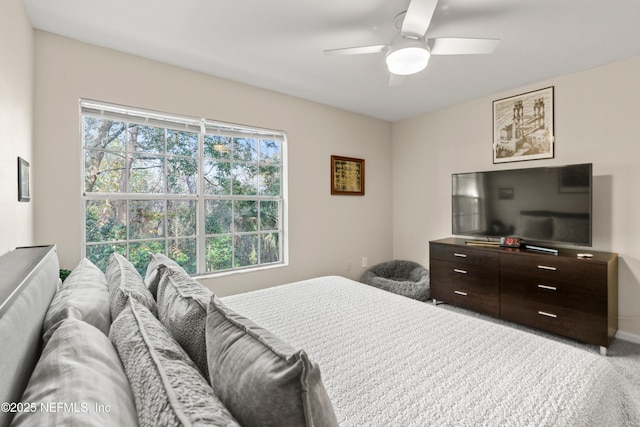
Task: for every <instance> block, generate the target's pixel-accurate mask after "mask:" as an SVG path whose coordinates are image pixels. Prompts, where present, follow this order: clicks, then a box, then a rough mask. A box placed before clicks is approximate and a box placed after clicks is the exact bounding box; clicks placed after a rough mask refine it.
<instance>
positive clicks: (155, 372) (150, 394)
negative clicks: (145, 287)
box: [110, 298, 238, 426]
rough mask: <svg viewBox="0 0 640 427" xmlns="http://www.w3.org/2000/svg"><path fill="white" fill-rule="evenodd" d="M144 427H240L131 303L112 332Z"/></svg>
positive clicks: (159, 328)
mask: <svg viewBox="0 0 640 427" xmlns="http://www.w3.org/2000/svg"><path fill="white" fill-rule="evenodd" d="M110 338H111V340H112V341H113V343H114V344H115V346H116V349H117V350H118V353H119V354H120V359H121V360H122V363H123V365H124V370H125V372H126V374H127V377H129V381H130V382H131V389H132V390H133V395H134V398H135V402H136V408H137V411H138V419H139V422H140V425H142V426H183V425H184V426H190V425H198V426H204V425H212V426H238V423H237V422H236V421H235V419H234V418H233V416H232V415H231V414H230V413H229V411H228V410H227V409H226V408H225V407H224V405H223V404H222V403H221V402H220V400H219V399H218V398H217V397H216V396H215V395H214V394H213V390H212V388H211V386H210V385H209V384H207V382H206V381H205V379H204V378H203V377H202V375H201V374H200V372H198V370H197V369H196V367H195V365H194V364H193V362H192V361H191V360H190V359H189V357H188V356H187V355H186V354H185V352H184V350H183V349H182V348H181V347H180V345H178V343H177V342H176V341H175V340H174V339H173V338H172V337H171V335H170V334H169V332H168V331H167V330H166V329H165V327H164V326H163V325H162V323H160V321H159V320H158V319H157V318H156V317H154V315H153V314H151V312H150V311H149V310H148V309H147V308H146V307H145V306H144V305H142V304H140V303H138V302H137V301H136V300H135V299H133V298H131V299H130V300H129V302H128V304H127V306H126V307H125V309H124V310H123V311H122V313H121V314H120V316H118V318H117V319H116V320H115V321H114V322H113V324H112V326H111V332H110Z"/></svg>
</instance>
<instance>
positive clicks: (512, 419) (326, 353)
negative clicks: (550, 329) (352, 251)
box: [222, 276, 640, 426]
mask: <svg viewBox="0 0 640 427" xmlns="http://www.w3.org/2000/svg"><path fill="white" fill-rule="evenodd" d="M222 300H223V301H224V303H225V304H226V305H228V306H229V307H230V308H232V309H234V310H236V311H238V312H239V313H241V314H243V315H245V316H247V317H249V318H251V319H252V320H253V321H255V322H256V323H258V324H259V325H261V326H263V327H264V328H266V329H268V330H270V331H271V332H273V333H274V334H276V335H278V336H280V337H281V338H282V339H284V340H286V341H288V342H289V343H290V344H292V345H293V346H294V347H299V348H303V349H305V350H306V351H307V353H308V354H309V356H310V357H311V360H313V361H315V362H316V363H318V364H319V365H320V368H321V372H322V378H323V382H324V384H325V387H326V389H327V392H328V393H329V396H330V397H331V400H332V402H333V405H334V408H335V411H336V414H337V416H338V420H339V422H340V425H341V426H428V425H434V426H443V425H455V426H480V425H485V426H589V425H593V426H634V425H640V416H639V415H638V408H636V407H635V406H634V405H633V403H632V401H631V400H630V399H629V397H628V394H627V393H628V389H627V388H626V385H625V384H624V383H623V380H622V378H621V377H619V376H618V374H617V372H616V371H614V369H613V367H612V366H611V364H610V363H609V362H608V361H607V359H606V358H605V357H602V356H598V355H596V354H592V353H588V352H586V351H583V350H580V349H577V348H575V347H572V346H568V345H566V344H562V343H560V342H556V341H554V340H551V339H548V338H545V337H541V336H537V335H535V334H531V333H528V332H526V331H522V330H518V329H514V328H510V327H507V326H503V325H499V324H496V323H493V322H488V321H486V320H482V319H478V318H474V317H471V316H466V315H463V314H459V313H455V312H451V311H448V310H444V309H442V308H438V307H435V306H433V305H432V304H431V303H422V302H418V301H414V300H410V299H408V298H405V297H401V296H398V295H394V294H391V293H388V292H385V291H382V290H379V289H376V288H373V287H370V286H367V285H363V284H361V283H358V282H354V281H352V280H349V279H345V278H342V277H337V276H330V277H321V278H316V279H311V280H305V281H302V282H297V283H292V284H288V285H283V286H279V287H275V288H270V289H264V290H260V291H255V292H250V293H246V294H241V295H233V296H229V297H225V298H222Z"/></svg>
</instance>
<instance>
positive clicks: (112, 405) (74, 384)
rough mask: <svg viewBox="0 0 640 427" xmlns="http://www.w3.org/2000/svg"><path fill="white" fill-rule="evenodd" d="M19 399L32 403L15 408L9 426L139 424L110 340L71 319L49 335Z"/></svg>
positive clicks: (130, 394) (126, 381) (115, 425)
mask: <svg viewBox="0 0 640 427" xmlns="http://www.w3.org/2000/svg"><path fill="white" fill-rule="evenodd" d="M20 401H21V402H22V403H24V404H28V405H36V406H35V407H30V408H31V409H34V410H33V411H29V412H27V411H20V412H18V413H17V414H16V417H15V418H14V420H13V424H11V425H12V426H52V427H53V426H62V425H64V426H87V427H91V426H96V427H98V426H100V427H102V426H114V427H121V426H136V425H138V416H137V414H136V407H135V405H134V401H133V394H132V393H131V387H130V386H129V380H128V379H127V377H126V375H125V373H124V370H123V368H122V363H121V362H120V359H119V358H118V354H117V353H116V351H115V349H114V348H113V344H111V342H110V341H109V339H108V338H107V337H106V336H105V335H104V334H103V333H102V332H100V331H99V330H98V329H96V328H94V327H93V326H91V325H89V324H88V323H85V322H83V321H81V320H77V319H74V318H67V319H65V320H63V321H62V322H61V324H60V325H59V327H58V328H57V329H56V331H55V332H54V333H53V335H52V336H51V339H50V340H49V344H48V345H47V346H46V347H45V349H44V351H43V352H42V355H41V356H40V360H39V361H38V364H37V365H36V368H35V370H34V371H33V374H32V375H31V379H30V380H29V384H28V385H27V389H26V390H25V392H24V394H23V395H22V398H21V400H20ZM41 405H45V406H44V408H45V410H43V408H42V407H41ZM60 405H66V406H60Z"/></svg>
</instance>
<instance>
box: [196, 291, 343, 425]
mask: <svg viewBox="0 0 640 427" xmlns="http://www.w3.org/2000/svg"><path fill="white" fill-rule="evenodd" d="M206 334H207V357H208V362H209V375H210V377H211V385H212V386H213V389H214V390H215V392H216V394H217V395H218V397H219V398H220V400H222V402H223V403H224V404H225V406H226V407H227V408H228V409H229V410H230V411H231V413H232V414H233V415H234V416H235V417H236V419H237V420H238V421H240V423H241V424H242V425H243V426H245V427H258V426H262V427H267V426H274V427H275V426H278V427H280V426H308V427H311V426H314V427H324V426H337V425H338V421H337V418H336V415H335V412H334V410H333V405H332V404H331V401H330V400H329V396H328V395H327V392H326V390H325V388H324V385H323V384H322V379H321V377H320V368H319V367H318V365H316V364H315V363H312V362H311V361H310V360H309V358H308V356H307V354H306V353H305V352H304V351H303V350H295V349H294V348H292V347H291V346H290V345H289V344H287V343H286V342H284V341H282V340H281V339H280V338H278V337H276V336H275V335H273V334H272V333H270V332H269V331H267V330H266V329H264V328H262V327H260V326H258V325H256V324H255V323H253V322H252V321H251V320H249V319H247V318H245V317H243V316H241V315H240V314H238V313H236V312H234V311H232V310H231V309H229V308H228V307H226V306H225V305H224V304H222V302H221V301H220V300H219V299H218V298H216V297H215V296H214V297H212V298H211V302H210V304H209V313H208V316H207V331H206Z"/></svg>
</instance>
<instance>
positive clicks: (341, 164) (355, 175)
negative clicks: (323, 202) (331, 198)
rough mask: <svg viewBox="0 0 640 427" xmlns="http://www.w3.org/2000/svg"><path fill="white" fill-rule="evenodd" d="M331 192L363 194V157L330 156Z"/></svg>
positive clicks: (350, 194) (351, 194)
mask: <svg viewBox="0 0 640 427" xmlns="http://www.w3.org/2000/svg"><path fill="white" fill-rule="evenodd" d="M331 194H335V195H347V196H364V159H356V158H353V157H342V156H331Z"/></svg>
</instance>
